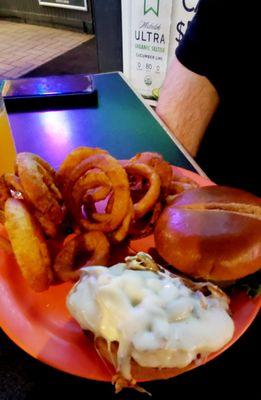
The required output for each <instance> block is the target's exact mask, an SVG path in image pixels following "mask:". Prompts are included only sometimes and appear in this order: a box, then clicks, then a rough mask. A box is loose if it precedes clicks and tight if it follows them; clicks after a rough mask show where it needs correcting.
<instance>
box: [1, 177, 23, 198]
mask: <svg viewBox="0 0 261 400" xmlns="http://www.w3.org/2000/svg"><path fill="white" fill-rule="evenodd" d="M4 179H5V182H6V185H7V186H8V189H9V191H10V193H11V195H12V197H13V198H15V199H23V198H25V193H23V188H22V185H21V182H20V179H19V178H18V176H16V175H15V174H5V175H4Z"/></svg>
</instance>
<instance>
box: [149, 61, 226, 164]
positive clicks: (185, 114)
mask: <svg viewBox="0 0 261 400" xmlns="http://www.w3.org/2000/svg"><path fill="white" fill-rule="evenodd" d="M218 103H219V96H218V93H217V91H216V89H215V88H214V86H213V85H212V84H211V83H210V81H209V80H208V79H207V78H205V77H203V76H201V75H198V74H195V73H194V72H191V71H190V70H189V69H187V68H186V67H184V66H183V65H182V64H181V63H180V62H179V61H178V59H177V58H176V57H175V58H174V60H173V62H172V64H171V66H170V68H169V70H168V72H167V76H166V78H165V82H164V84H163V87H162V88H161V91H160V98H159V102H158V106H157V110H156V111H157V113H158V115H159V116H160V117H161V119H162V120H163V121H164V122H165V124H166V125H167V126H168V128H169V129H170V131H171V132H172V133H173V135H175V136H176V137H177V139H178V140H179V141H180V143H181V144H182V145H183V146H184V147H185V149H186V150H187V151H188V152H189V153H190V154H191V155H192V156H195V155H196V153H197V150H198V148H199V145H200V142H201V139H202V137H203V135H204V133H205V130H206V128H207V126H208V124H209V122H210V120H211V118H212V116H213V114H214V112H215V110H216V108H217V105H218Z"/></svg>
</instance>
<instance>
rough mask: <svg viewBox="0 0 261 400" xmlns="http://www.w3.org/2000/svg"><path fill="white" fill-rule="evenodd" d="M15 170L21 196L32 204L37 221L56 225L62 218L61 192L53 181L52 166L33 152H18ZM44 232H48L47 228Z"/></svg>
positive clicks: (44, 226)
mask: <svg viewBox="0 0 261 400" xmlns="http://www.w3.org/2000/svg"><path fill="white" fill-rule="evenodd" d="M16 171H17V173H18V176H19V179H20V184H21V186H22V193H23V196H24V197H26V199H25V200H27V201H28V202H29V203H30V205H33V206H34V208H35V210H36V215H37V218H38V219H39V221H40V222H41V221H43V220H45V221H47V220H48V221H50V224H53V227H55V226H58V225H59V224H60V223H61V222H62V220H63V217H64V209H63V207H62V196H61V193H60V191H59V189H58V188H57V187H56V185H55V182H54V178H55V171H54V170H53V168H52V167H51V166H50V165H49V164H47V163H46V161H44V160H42V159H41V158H40V157H38V156H36V155H34V154H31V153H19V154H18V155H17V160H16ZM45 228H46V224H43V229H45ZM55 231H56V229H55ZM46 233H47V234H50V232H49V230H47V231H46ZM52 236H53V234H52Z"/></svg>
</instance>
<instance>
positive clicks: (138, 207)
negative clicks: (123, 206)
mask: <svg viewBox="0 0 261 400" xmlns="http://www.w3.org/2000/svg"><path fill="white" fill-rule="evenodd" d="M125 170H126V172H127V173H128V175H139V176H142V177H143V178H146V179H147V180H148V181H149V189H148V191H147V193H145V195H144V196H143V198H142V199H141V200H139V201H138V202H137V203H135V204H134V219H138V218H141V217H143V216H144V215H145V214H147V212H149V211H150V210H151V209H152V208H153V207H154V205H155V203H156V202H157V200H158V198H159V196H160V188H161V183H160V177H159V175H158V174H157V173H156V172H155V171H154V170H153V168H152V167H150V166H148V165H146V164H140V163H137V164H134V163H130V164H127V165H125Z"/></svg>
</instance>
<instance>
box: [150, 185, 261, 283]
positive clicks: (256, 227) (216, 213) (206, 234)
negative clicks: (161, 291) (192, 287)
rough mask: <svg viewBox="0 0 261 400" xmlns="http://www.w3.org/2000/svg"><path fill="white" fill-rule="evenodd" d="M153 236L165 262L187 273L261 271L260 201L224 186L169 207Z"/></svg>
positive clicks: (225, 275)
mask: <svg viewBox="0 0 261 400" xmlns="http://www.w3.org/2000/svg"><path fill="white" fill-rule="evenodd" d="M154 236H155V244H156V248H157V251H158V253H159V254H160V255H161V257H163V258H164V259H165V261H167V262H168V263H169V264H171V265H173V266H174V267H176V268H177V269H179V270H180V271H182V272H183V273H185V274H188V275H190V276H193V277H195V278H203V279H207V280H215V281H227V280H235V279H239V278H242V277H244V276H246V275H249V274H251V273H254V272H256V271H257V270H259V269H260V267H261V199H260V198H258V197H256V196H254V195H252V194H250V193H248V192H245V191H243V190H239V189H233V188H229V187H223V186H207V187H203V188H197V189H191V190H188V191H186V192H183V193H181V194H180V195H178V196H176V197H175V198H174V200H173V202H172V204H171V205H170V206H168V207H166V208H165V210H164V211H163V213H162V215H161V216H160V218H159V220H158V223H157V225H156V228H155V232H154Z"/></svg>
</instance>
